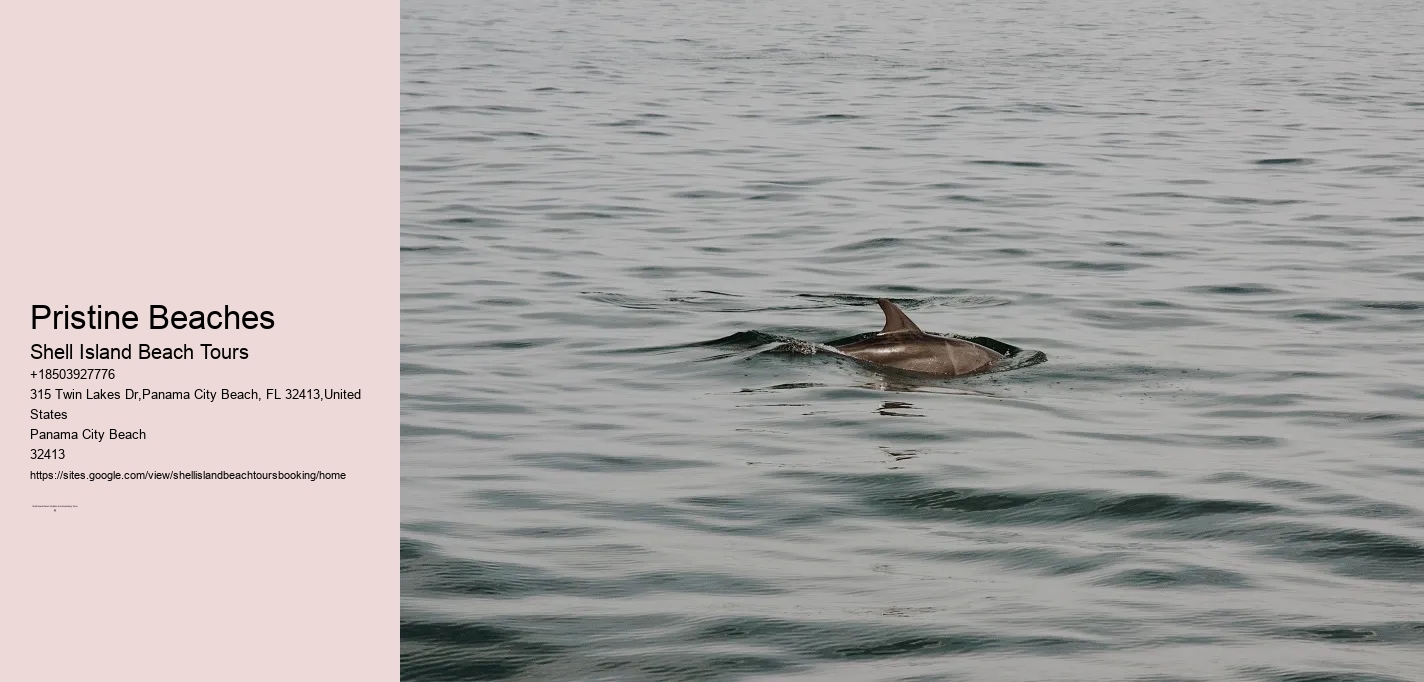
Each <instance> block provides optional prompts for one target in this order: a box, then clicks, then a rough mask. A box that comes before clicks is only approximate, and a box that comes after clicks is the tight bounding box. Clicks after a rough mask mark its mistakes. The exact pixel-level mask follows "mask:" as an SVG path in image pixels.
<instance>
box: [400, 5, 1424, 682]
mask: <svg viewBox="0 0 1424 682" xmlns="http://www.w3.org/2000/svg"><path fill="white" fill-rule="evenodd" d="M402 30H403V38H402V56H401V59H402V82H401V89H402V99H401V104H402V130H401V145H402V161H403V167H402V171H401V181H402V203H403V218H402V225H401V245H402V246H401V259H402V343H403V345H402V366H401V373H402V401H401V405H402V410H401V425H402V436H403V437H402V452H401V458H402V484H401V485H402V488H401V490H402V510H401V516H402V531H401V538H400V551H401V586H402V587H401V590H402V592H401V595H402V617H401V651H402V676H403V677H404V678H405V679H409V680H541V681H542V680H739V679H806V680H905V681H909V680H917V681H922V680H1085V681H1089V680H1091V681H1097V680H1268V681H1280V682H1284V681H1296V682H1305V681H1320V682H1325V681H1338V682H1347V681H1349V682H1362V681H1382V680H1421V679H1424V355H1422V354H1421V345H1424V142H1421V137H1424V39H1421V37H1420V36H1424V5H1420V4H1419V3H1417V2H1405V1H1398V0H1396V1H1388V0H1385V1H1380V2H1338V1H1333V0H1319V1H1316V0H1291V1H1287V0H1243V1H1242V2H1230V3H1227V2H1187V1H1185V0H1181V1H1176V2H1173V1H1167V0H1140V1H1132V2H1129V1H1128V0H1096V1H1088V0H1035V1H1011V2H983V1H979V2H968V1H959V0H940V1H932V0H887V1H883V2H874V3H872V2H846V1H842V2H811V1H809V0H784V1H777V0H764V1H759V2H751V1H734V0H728V1H722V2H715V1H711V0H708V1H687V2H653V1H645V0H606V1H601V2H595V1H587V2H574V1H560V2H549V1H538V0H521V1H518V2H515V1H509V0H485V1H481V2H454V1H427V0H410V1H408V2H406V3H404V6H403V8H402ZM882 296H883V297H888V298H891V299H893V300H895V301H897V302H898V303H900V304H901V305H902V306H903V307H904V308H905V310H906V311H907V312H908V313H909V315H910V316H911V317H912V318H914V320H915V321H916V322H918V323H919V325H920V326H921V327H922V328H924V329H925V330H927V331H933V332H940V333H946V334H961V335H965V336H986V337H991V338H994V339H997V340H1000V341H1003V342H1006V343H1009V344H1013V345H1015V346H1019V347H1022V348H1025V349H1032V350H1035V351H1040V352H1042V353H1044V354H1046V356H1047V358H1048V359H1047V362H1044V363H1042V364H1037V365H1033V366H1026V367H1022V368H1020V369H1015V370H1013V371H1008V372H1001V373H995V374H988V375H983V376H977V377H967V378H961V379H954V380H937V379H924V378H916V377H913V376H907V375H903V374H900V375H896V374H893V373H885V372H878V371H876V370H874V369H873V368H868V367H865V366H863V365H859V364H856V363H849V362H846V361H845V360H844V359H843V358H839V357H837V356H836V355H834V354H830V353H826V352H824V349H823V348H820V347H818V346H817V345H816V344H818V343H823V342H825V341H829V340H832V339H837V338H843V337H847V336H851V335H855V334H859V333H863V332H867V331H874V330H877V329H879V327H880V325H881V322H882V317H881V314H880V312H879V310H878V308H876V306H875V305H874V299H875V298H877V297H882ZM782 344H788V345H786V346H784V347H781V348H780V350H777V349H778V347H780V346H781V345H782Z"/></svg>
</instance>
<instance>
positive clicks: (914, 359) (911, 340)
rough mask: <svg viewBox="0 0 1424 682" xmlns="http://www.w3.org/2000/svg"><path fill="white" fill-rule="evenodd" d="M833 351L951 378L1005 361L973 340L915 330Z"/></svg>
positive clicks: (980, 370)
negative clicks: (951, 337)
mask: <svg viewBox="0 0 1424 682" xmlns="http://www.w3.org/2000/svg"><path fill="white" fill-rule="evenodd" d="M836 349H837V350H839V351H840V352H842V353H845V354H846V355H849V356H851V357H853V358H855V359H857V360H864V361H865V362H873V363H875V364H877V365H885V366H887V367H894V368H896V369H903V370H908V371H911V372H924V373H926V374H939V375H942V376H951V377H954V376H962V375H965V374H974V373H977V372H982V371H984V370H987V369H989V368H990V367H992V366H993V364H994V363H995V362H997V361H999V360H1002V359H1003V358H1004V356H1003V355H1001V354H999V353H997V352H994V351H992V350H989V349H988V348H985V347H984V346H981V345H979V344H977V343H974V342H972V341H965V340H963V339H950V338H945V337H943V336H933V335H931V334H926V333H924V332H921V331H918V330H916V331H899V332H892V333H889V334H886V333H883V332H882V333H880V334H876V335H875V336H872V337H870V338H868V339H865V340H864V341H857V342H855V343H851V344H846V345H844V346H838V347H837V348H836Z"/></svg>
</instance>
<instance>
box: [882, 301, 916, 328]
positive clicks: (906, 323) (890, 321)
mask: <svg viewBox="0 0 1424 682" xmlns="http://www.w3.org/2000/svg"><path fill="white" fill-rule="evenodd" d="M875 302H876V303H878V304H879V305H880V309H881V310H884V311H885V328H884V329H881V330H880V333H881V334H893V333H895V332H918V331H920V328H919V327H918V326H916V325H915V323H914V322H912V321H911V320H910V316H909V315H906V314H905V311H903V310H900V307H899V306H897V305H895V304H894V303H891V302H890V299H888V298H881V299H877V300H876V301H875Z"/></svg>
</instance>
